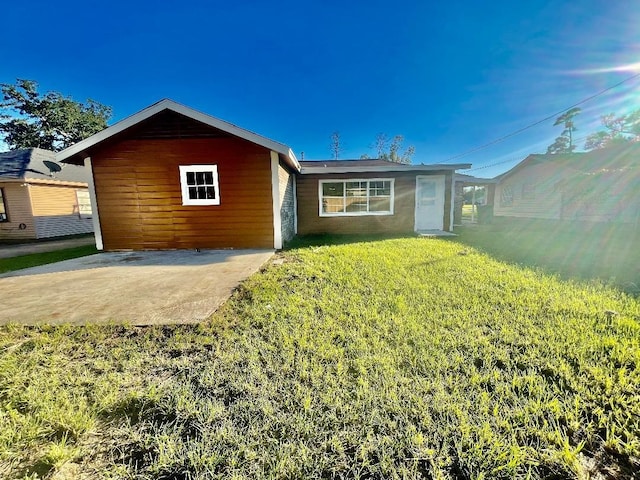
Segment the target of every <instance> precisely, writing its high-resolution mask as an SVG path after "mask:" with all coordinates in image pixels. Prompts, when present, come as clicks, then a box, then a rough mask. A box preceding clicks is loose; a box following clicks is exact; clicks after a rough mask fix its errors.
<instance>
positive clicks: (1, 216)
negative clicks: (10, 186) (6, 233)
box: [0, 188, 9, 222]
mask: <svg viewBox="0 0 640 480" xmlns="http://www.w3.org/2000/svg"><path fill="white" fill-rule="evenodd" d="M8 221H9V214H8V213H7V203H6V200H5V197H4V189H2V188H0V222H8Z"/></svg>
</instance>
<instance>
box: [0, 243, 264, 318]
mask: <svg viewBox="0 0 640 480" xmlns="http://www.w3.org/2000/svg"><path fill="white" fill-rule="evenodd" d="M272 255H273V251H271V250H202V251H200V252H196V251H194V250H175V251H157V252H112V253H99V254H97V255H90V256H88V257H82V258H76V259H73V260H65V261H63V262H59V263H54V264H49V265H43V266H41V267H34V268H28V269H24V270H18V271H15V272H8V273H5V274H2V275H0V292H2V309H1V310H0V323H3V324H6V323H19V324H25V325H33V324H40V323H49V324H60V323H76V324H87V323H106V322H126V323H131V324H133V325H151V324H169V323H188V322H198V321H202V320H204V319H206V318H208V317H209V316H210V315H211V314H212V313H213V312H215V310H216V309H217V308H218V307H219V306H220V305H221V304H222V303H224V301H225V300H226V299H227V298H229V296H230V295H231V293H232V291H233V289H234V288H236V286H237V285H238V284H239V283H240V282H241V281H242V280H244V279H246V278H247V277H248V276H249V275H251V274H252V273H254V272H255V271H257V270H258V269H259V268H260V266H261V265H263V264H264V263H265V262H266V261H267V260H268V259H269V258H270V257H271V256H272Z"/></svg>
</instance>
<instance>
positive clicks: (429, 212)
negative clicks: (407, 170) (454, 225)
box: [415, 175, 444, 231]
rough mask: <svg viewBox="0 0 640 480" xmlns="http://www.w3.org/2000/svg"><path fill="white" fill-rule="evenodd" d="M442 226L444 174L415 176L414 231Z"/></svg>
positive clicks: (436, 228)
mask: <svg viewBox="0 0 640 480" xmlns="http://www.w3.org/2000/svg"><path fill="white" fill-rule="evenodd" d="M443 228H444V175H433V176H417V177H416V228H415V229H416V231H420V230H442V229H443Z"/></svg>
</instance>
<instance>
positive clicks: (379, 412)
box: [0, 238, 640, 479]
mask: <svg viewBox="0 0 640 480" xmlns="http://www.w3.org/2000/svg"><path fill="white" fill-rule="evenodd" d="M281 260H282V262H280V261H279V262H276V263H273V264H271V265H269V266H267V267H266V268H265V269H264V270H263V271H262V272H260V273H259V274H256V275H254V276H252V277H251V278H250V279H249V280H247V281H246V282H245V283H244V284H243V286H242V287H241V288H240V289H239V291H237V292H236V294H235V295H234V296H233V297H232V299H231V300H230V301H229V302H228V303H227V304H226V305H225V306H224V307H223V309H222V311H220V312H218V313H217V314H216V315H214V317H213V318H212V320H211V321H210V322H208V323H206V324H201V325H196V326H186V325H183V326H173V327H148V328H135V327H126V326H124V327H123V326H109V327H90V328H87V327H82V328H79V327H56V328H53V327H41V328H24V327H15V326H13V327H5V328H3V329H2V330H0V477H2V478H22V477H27V478H35V477H36V476H47V475H49V476H51V475H55V478H81V477H82V476H84V477H85V478H111V479H115V478H123V479H124V478H127V479H131V478H133V479H160V478H161V479H187V478H220V479H223V478H224V479H228V478H231V479H241V478H247V479H249V478H251V479H253V478H257V479H267V478H269V479H284V478H286V479H293V478H316V479H324V478H326V479H330V478H345V479H383V478H384V479H386V478H396V479H412V478H433V479H514V478H515V479H520V478H522V479H526V478H529V479H541V478H545V479H561V478H576V479H586V478H611V479H624V478H631V477H632V475H633V472H634V471H635V472H637V471H638V469H639V468H640V463H639V462H640V460H639V457H640V391H639V389H638V385H639V383H640V303H639V302H638V300H636V299H635V298H634V297H631V296H628V295H626V294H625V293H623V292H621V291H619V290H616V289H614V288H610V287H606V286H603V285H600V284H595V283H577V282H572V281H563V280H560V279H559V278H557V277H554V276H549V275H547V274H545V273H544V272H542V271H538V270H530V269H526V268H522V267H519V266H516V265H510V264H507V263H503V262H500V261H496V260H494V259H492V258H491V257H489V256H487V255H485V254H482V253H479V252H478V251H476V250H474V249H472V248H469V247H467V246H461V245H460V244H459V243H456V242H451V241H446V240H438V239H421V238H402V239H386V240H380V241H370V242H362V243H357V242H355V243H348V244H344V245H331V246H316V245H313V246H308V247H304V246H302V244H299V245H298V248H294V249H292V250H290V251H287V252H285V253H283V254H282V255H281ZM597 475H602V476H597ZM589 476H590V477H589Z"/></svg>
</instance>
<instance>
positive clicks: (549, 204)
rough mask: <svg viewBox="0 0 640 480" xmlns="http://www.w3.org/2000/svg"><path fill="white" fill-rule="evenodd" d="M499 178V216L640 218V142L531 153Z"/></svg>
mask: <svg viewBox="0 0 640 480" xmlns="http://www.w3.org/2000/svg"><path fill="white" fill-rule="evenodd" d="M496 179H497V180H498V184H497V185H496V193H495V204H494V215H495V216H502V217H524V218H542V219H556V220H578V221H599V222H602V221H605V222H610V221H613V222H623V223H635V222H638V215H639V212H640V144H636V143H630V144H626V145H619V146H616V147H610V148H604V149H600V150H594V151H591V152H587V153H570V154H556V155H551V154H545V155H529V156H528V157H527V158H525V159H524V160H523V161H522V162H520V163H519V164H518V165H516V166H515V167H513V168H512V169H511V170H509V171H507V172H505V173H504V174H502V175H500V176H499V177H496Z"/></svg>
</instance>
